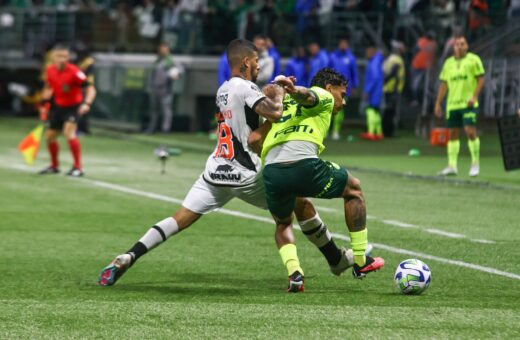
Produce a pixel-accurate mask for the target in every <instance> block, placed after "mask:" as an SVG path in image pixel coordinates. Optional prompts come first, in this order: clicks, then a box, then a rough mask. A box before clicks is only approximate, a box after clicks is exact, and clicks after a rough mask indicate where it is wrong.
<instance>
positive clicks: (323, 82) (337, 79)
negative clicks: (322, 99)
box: [311, 68, 348, 89]
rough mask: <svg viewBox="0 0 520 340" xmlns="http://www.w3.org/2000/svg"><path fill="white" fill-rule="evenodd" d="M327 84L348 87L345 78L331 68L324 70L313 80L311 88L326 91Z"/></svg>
mask: <svg viewBox="0 0 520 340" xmlns="http://www.w3.org/2000/svg"><path fill="white" fill-rule="evenodd" d="M327 84H330V85H333V86H347V85H348V80H347V79H346V78H345V77H343V75H342V74H341V73H338V72H336V71H335V70H333V69H331V68H322V69H321V70H319V71H318V73H316V75H315V76H314V77H313V78H312V81H311V86H318V87H321V88H322V89H324V88H325V86H327Z"/></svg>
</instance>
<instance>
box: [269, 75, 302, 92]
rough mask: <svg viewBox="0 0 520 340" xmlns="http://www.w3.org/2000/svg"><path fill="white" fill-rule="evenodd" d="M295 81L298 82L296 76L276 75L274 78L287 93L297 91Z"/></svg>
mask: <svg viewBox="0 0 520 340" xmlns="http://www.w3.org/2000/svg"><path fill="white" fill-rule="evenodd" d="M294 82H296V78H295V77H286V76H282V75H279V76H276V78H274V80H273V83H274V84H278V85H280V86H281V87H283V89H284V90H285V92H287V93H294V92H295V91H296V87H295V86H294Z"/></svg>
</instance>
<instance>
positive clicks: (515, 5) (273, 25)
mask: <svg viewBox="0 0 520 340" xmlns="http://www.w3.org/2000/svg"><path fill="white" fill-rule="evenodd" d="M0 6H4V7H5V8H15V9H16V8H18V9H27V10H30V11H31V13H32V15H33V17H34V20H35V23H36V21H37V18H36V15H37V12H38V11H42V12H44V11H47V10H49V9H54V10H57V11H60V12H64V13H65V12H75V13H90V15H91V16H92V15H93V14H94V13H100V14H101V13H103V14H104V15H106V16H107V18H108V19H109V21H111V24H112V26H111V28H110V31H113V32H106V33H107V35H114V39H113V40H114V44H115V48H116V49H117V50H122V51H125V50H129V51H131V50H132V49H131V48H130V47H129V46H131V44H132V43H133V41H131V39H130V37H129V35H131V34H133V33H134V32H137V34H138V35H139V36H140V37H141V38H143V39H145V40H146V39H148V40H150V41H151V44H150V46H153V47H152V48H155V46H156V44H157V43H158V42H160V41H165V42H167V43H168V44H169V46H170V47H171V48H172V49H173V50H174V51H175V52H182V53H186V54H190V53H198V52H200V51H202V50H204V49H207V47H206V46H207V45H218V46H225V43H226V42H227V41H229V40H231V39H233V38H236V37H239V38H248V39H251V38H252V37H253V36H255V35H257V34H265V35H268V36H270V37H272V38H273V40H274V41H275V42H277V44H278V45H280V46H282V45H283V46H289V47H290V48H292V47H294V46H298V45H301V44H302V43H307V42H308V41H309V40H320V39H321V38H323V35H324V32H323V31H324V30H328V29H329V26H328V25H329V24H331V22H330V17H331V14H338V13H339V14H341V13H349V12H352V13H354V12H370V13H384V18H385V19H384V25H385V27H384V30H383V40H384V42H385V43H387V44H388V43H389V40H390V38H391V36H390V35H395V34H394V28H395V27H397V28H398V29H401V30H408V29H410V28H412V29H413V28H417V27H419V29H420V31H426V30H427V29H428V27H424V26H425V22H428V20H431V19H432V17H433V18H435V22H434V23H433V24H434V25H435V30H436V31H437V33H438V34H439V35H442V36H443V35H448V34H449V31H450V30H451V27H453V26H454V25H461V26H464V27H466V28H467V29H468V35H469V37H470V40H471V38H472V37H478V36H479V35H481V34H482V33H484V32H486V31H487V30H488V29H489V27H490V26H491V25H492V24H493V18H494V17H495V16H496V15H497V14H499V13H502V14H503V16H504V15H505V16H506V17H510V18H519V17H520V0H129V1H120V0H119V1H118V0H0ZM3 15H6V14H5V13H4V14H3ZM501 18H502V17H501ZM4 19H5V20H4ZM78 20H79V21H81V25H82V26H83V27H79V28H78V27H76V31H79V30H81V29H82V28H83V29H84V31H85V35H86V37H83V38H82V39H81V40H83V41H85V40H89V38H90V37H89V36H88V32H89V31H92V26H93V25H98V26H99V25H102V23H98V22H96V21H95V18H92V17H86V18H83V19H78ZM2 21H6V22H9V20H8V18H5V17H4V18H2ZM76 21H77V20H76ZM495 21H496V22H497V24H500V22H499V21H500V20H499V19H497V20H495ZM61 25H62V26H63V24H61ZM77 25H78V24H77V23H76V26H77ZM107 30H108V29H107ZM109 33H110V34H109ZM202 33H203V34H202ZM350 33H352V32H350ZM220 50H221V48H220ZM283 52H284V53H285V54H287V51H286V50H284V51H283Z"/></svg>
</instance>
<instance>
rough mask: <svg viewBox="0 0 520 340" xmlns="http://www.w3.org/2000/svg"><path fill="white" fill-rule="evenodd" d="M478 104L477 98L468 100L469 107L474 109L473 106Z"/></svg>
mask: <svg viewBox="0 0 520 340" xmlns="http://www.w3.org/2000/svg"><path fill="white" fill-rule="evenodd" d="M476 102H477V98H475V97H471V99H470V100H468V107H473V105H475V103H476Z"/></svg>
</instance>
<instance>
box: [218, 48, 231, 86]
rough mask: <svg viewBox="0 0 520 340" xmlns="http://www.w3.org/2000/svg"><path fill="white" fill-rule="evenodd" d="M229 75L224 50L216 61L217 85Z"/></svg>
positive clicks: (227, 78) (229, 71)
mask: <svg viewBox="0 0 520 340" xmlns="http://www.w3.org/2000/svg"><path fill="white" fill-rule="evenodd" d="M230 77H231V70H230V68H229V64H228V60H227V55H226V52H225V51H224V53H223V54H222V56H221V57H220V60H219V62H218V86H219V87H220V85H222V84H223V83H224V82H225V81H226V80H229V78H230Z"/></svg>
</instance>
